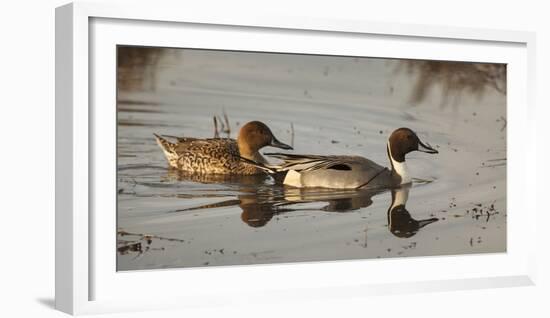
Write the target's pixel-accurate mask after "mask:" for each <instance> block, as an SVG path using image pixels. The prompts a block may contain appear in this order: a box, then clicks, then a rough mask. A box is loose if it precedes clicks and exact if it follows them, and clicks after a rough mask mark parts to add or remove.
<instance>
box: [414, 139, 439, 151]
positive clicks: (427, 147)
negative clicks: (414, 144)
mask: <svg viewBox="0 0 550 318" xmlns="http://www.w3.org/2000/svg"><path fill="white" fill-rule="evenodd" d="M418 151H422V152H425V153H439V151H437V150H435V149H434V148H432V147H431V146H430V145H429V144H428V145H425V144H423V143H422V141H420V140H419V141H418Z"/></svg>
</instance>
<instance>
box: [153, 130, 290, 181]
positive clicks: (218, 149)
mask: <svg viewBox="0 0 550 318" xmlns="http://www.w3.org/2000/svg"><path fill="white" fill-rule="evenodd" d="M155 137H156V139H157V143H158V144H159V146H160V148H161V149H162V150H163V152H164V155H165V156H166V159H167V160H168V163H169V164H170V166H172V167H174V168H177V169H179V170H182V171H186V172H191V173H211V174H240V175H252V174H258V173H261V172H262V170H261V169H258V168H257V167H256V166H254V165H251V164H247V163H246V162H243V161H242V158H245V159H248V160H252V161H254V162H258V163H261V164H267V160H265V158H264V157H263V156H262V155H261V154H260V153H259V152H258V151H259V150H260V149H261V148H263V147H265V146H272V147H277V148H281V149H292V147H290V146H289V145H287V144H284V143H282V142H280V141H278V140H277V138H275V136H273V133H272V132H271V129H269V127H267V125H265V124H264V123H262V122H259V121H252V122H249V123H247V124H246V125H244V126H243V127H242V128H241V130H240V131H239V137H238V138H237V140H235V139H230V138H207V139H198V138H190V137H181V138H177V143H172V142H169V141H167V140H166V139H164V138H162V137H160V136H158V135H157V134H155Z"/></svg>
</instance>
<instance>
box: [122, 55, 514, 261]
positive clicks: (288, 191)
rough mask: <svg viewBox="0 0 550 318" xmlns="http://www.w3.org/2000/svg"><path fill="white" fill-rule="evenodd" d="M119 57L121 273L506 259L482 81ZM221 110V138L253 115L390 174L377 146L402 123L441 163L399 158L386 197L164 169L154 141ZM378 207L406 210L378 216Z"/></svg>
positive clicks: (296, 140)
mask: <svg viewBox="0 0 550 318" xmlns="http://www.w3.org/2000/svg"><path fill="white" fill-rule="evenodd" d="M130 53H131V54H127V55H122V54H119V96H118V99H119V100H118V105H117V107H118V193H119V194H118V228H119V233H118V247H119V248H118V252H117V255H118V269H119V270H134V269H152V268H171V267H193V266H216V265H232V264H261V263H279V262H295V261H319V260H340V259H363V258H386V257H403V256H424V255H444V254H464V253H486V252H504V251H505V250H506V119H505V118H506V98H505V94H504V93H503V92H502V89H501V88H500V87H501V86H499V85H492V83H489V84H487V83H484V82H479V78H480V77H482V75H483V73H480V74H477V73H475V72H474V73H473V74H477V75H476V77H473V78H471V77H468V76H470V75H471V74H472V73H471V72H470V73H468V72H467V71H468V68H467V66H465V67H466V68H465V69H464V71H463V69H462V66H456V65H455V66H453V67H451V68H448V69H445V68H443V69H441V67H435V68H434V67H433V65H432V66H429V65H428V66H426V65H424V66H422V65H421V63H415V62H409V64H404V63H403V62H399V61H396V60H383V59H364V58H360V59H358V58H350V57H322V56H292V55H282V54H252V53H232V52H212V51H198V50H150V49H149V50H147V49H142V51H140V50H136V51H131V52H130ZM486 67H489V66H486V65H485V66H484V65H481V66H479V67H478V68H476V69H479V70H481V71H485V70H487V68H486ZM489 70H491V68H490V67H489ZM469 74H470V75H469ZM224 112H225V113H226V114H227V117H228V122H229V126H230V132H229V133H223V132H222V135H229V136H231V137H233V138H235V137H236V134H237V133H238V129H239V128H240V126H242V125H243V124H244V123H246V122H247V121H250V120H261V121H263V122H265V123H266V124H268V126H269V127H270V128H271V129H272V130H273V132H274V134H275V135H276V136H277V138H278V139H279V140H281V141H283V142H285V143H289V144H290V143H292V144H293V145H294V149H295V151H294V152H295V153H311V154H354V155H362V156H365V157H368V158H370V159H372V160H374V161H376V162H378V163H380V164H383V165H386V166H389V162H388V159H387V157H386V142H387V138H388V136H389V134H390V133H391V132H392V131H393V130H394V129H396V128H399V127H403V126H404V127H409V128H412V129H413V130H415V131H416V132H417V133H418V135H419V137H420V138H421V139H422V140H424V141H427V142H429V143H430V144H431V145H432V146H434V147H436V148H437V149H438V150H439V152H440V153H439V154H437V155H429V154H425V153H412V154H410V155H409V156H408V157H407V162H408V164H409V167H410V169H411V171H412V174H413V176H414V177H415V178H416V179H415V182H414V183H413V185H412V186H411V187H405V188H402V189H399V190H394V191H393V192H392V191H389V190H388V191H378V192H373V191H369V190H359V191H355V190H353V191H350V190H328V189H307V190H304V189H296V188H291V187H283V186H280V185H276V184H274V182H273V180H272V179H271V178H270V177H268V176H264V175H260V176H255V177H246V178H242V177H241V178H237V177H233V178H220V177H213V176H203V177H198V176H194V177H193V176H186V175H184V174H181V173H178V172H177V171H173V170H171V169H168V166H167V163H166V161H165V159H164V157H163V154H162V152H161V151H160V148H158V146H157V145H156V143H155V140H154V137H153V133H159V134H167V135H177V136H193V137H213V135H214V125H213V116H215V115H216V116H219V117H220V120H221V121H222V122H223V121H224V120H223V113H224ZM218 124H219V123H218ZM219 126H221V125H219ZM224 126H227V125H224ZM224 128H225V127H224ZM270 150H271V151H272V150H278V149H273V148H265V150H264V152H269V151H270ZM392 198H399V199H403V200H404V199H406V205H405V208H404V209H393V210H392V209H390V207H391V206H392Z"/></svg>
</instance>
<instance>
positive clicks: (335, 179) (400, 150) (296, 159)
mask: <svg viewBox="0 0 550 318" xmlns="http://www.w3.org/2000/svg"><path fill="white" fill-rule="evenodd" d="M412 151H422V152H426V153H432V154H433V153H438V152H437V150H435V149H433V148H432V147H431V146H429V145H428V144H424V143H422V142H421V141H420V139H419V138H418V136H417V135H416V133H414V132H413V131H412V130H411V129H409V128H399V129H397V130H395V131H394V132H393V133H392V134H391V136H390V138H389V139H388V144H387V153H388V157H389V160H390V163H391V169H388V168H385V167H382V166H380V165H378V164H377V163H375V162H373V161H371V160H369V159H367V158H363V157H360V156H318V155H297V154H283V153H272V154H266V155H269V156H272V157H275V158H278V159H281V160H283V162H282V163H281V164H275V165H270V164H265V163H256V166H257V167H259V168H262V169H264V170H265V171H267V172H268V173H270V174H272V175H274V177H275V178H276V179H277V180H282V182H283V184H286V185H290V186H295V187H300V188H303V187H322V188H341V189H344V188H345V189H358V188H363V187H373V186H374V187H395V186H399V185H402V184H407V183H410V182H411V181H412V179H411V175H410V173H409V169H408V167H407V163H406V162H405V155H406V154H408V153H409V152H412ZM247 159H248V158H246V159H243V161H246V162H249V161H248V160H247ZM249 163H251V164H253V163H252V162H249Z"/></svg>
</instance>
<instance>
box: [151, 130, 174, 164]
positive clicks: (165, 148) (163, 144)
mask: <svg viewBox="0 0 550 318" xmlns="http://www.w3.org/2000/svg"><path fill="white" fill-rule="evenodd" d="M153 135H155V138H156V140H157V144H158V145H159V147H160V149H162V152H164V156H165V157H166V160H168V162H169V163H170V164H171V163H172V162H174V160H177V158H178V155H177V153H176V151H175V149H176V144H174V143H171V142H169V141H168V140H166V139H164V138H162V137H161V136H159V135H157V134H153Z"/></svg>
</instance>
